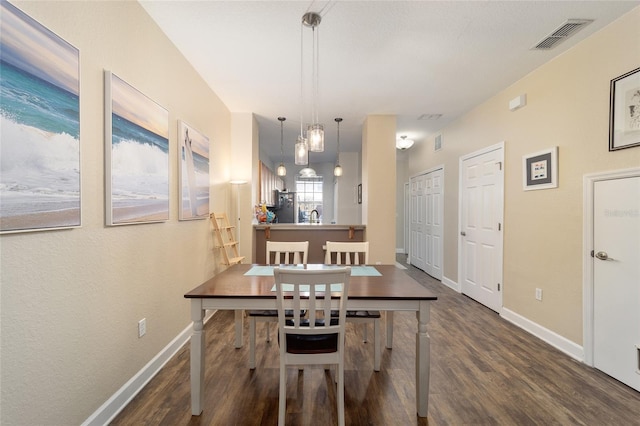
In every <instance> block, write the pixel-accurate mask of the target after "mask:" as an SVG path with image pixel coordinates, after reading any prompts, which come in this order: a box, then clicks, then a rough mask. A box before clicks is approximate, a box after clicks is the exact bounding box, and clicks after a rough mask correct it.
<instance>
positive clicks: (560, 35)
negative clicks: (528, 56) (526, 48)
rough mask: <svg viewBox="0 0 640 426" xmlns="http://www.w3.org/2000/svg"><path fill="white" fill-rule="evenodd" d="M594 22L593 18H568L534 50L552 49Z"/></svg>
mask: <svg viewBox="0 0 640 426" xmlns="http://www.w3.org/2000/svg"><path fill="white" fill-rule="evenodd" d="M592 22H593V19H568V20H567V21H566V22H564V23H563V24H562V25H560V26H559V27H558V28H556V29H555V30H553V32H551V34H549V35H548V36H546V37H545V38H543V39H542V40H540V41H539V42H538V43H537V44H536V45H535V46H534V47H533V48H532V50H550V49H553V48H554V47H556V46H557V45H558V44H560V43H562V42H563V41H564V40H566V39H568V38H569V37H570V36H572V35H574V34H575V33H577V32H578V31H580V30H581V29H582V28H583V27H585V26H587V25H589V24H590V23H592Z"/></svg>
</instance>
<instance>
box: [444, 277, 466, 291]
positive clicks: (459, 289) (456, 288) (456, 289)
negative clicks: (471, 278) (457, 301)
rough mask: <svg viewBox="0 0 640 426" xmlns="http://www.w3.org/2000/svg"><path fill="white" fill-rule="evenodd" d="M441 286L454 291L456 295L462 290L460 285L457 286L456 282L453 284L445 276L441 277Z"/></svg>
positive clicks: (452, 281)
mask: <svg viewBox="0 0 640 426" xmlns="http://www.w3.org/2000/svg"><path fill="white" fill-rule="evenodd" d="M441 282H442V284H444V285H446V286H447V287H449V288H450V289H451V290H454V291H456V292H458V293H461V292H462V288H461V287H460V284H458V283H457V282H455V281H454V280H452V279H450V278H447V277H445V276H443V277H442V280H441Z"/></svg>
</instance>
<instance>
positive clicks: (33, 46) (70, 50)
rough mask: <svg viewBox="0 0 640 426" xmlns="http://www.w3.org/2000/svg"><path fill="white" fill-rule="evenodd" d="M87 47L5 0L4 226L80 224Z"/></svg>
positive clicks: (0, 176)
mask: <svg viewBox="0 0 640 426" xmlns="http://www.w3.org/2000/svg"><path fill="white" fill-rule="evenodd" d="M79 88H80V74H79V51H78V49H76V48H75V47H73V46H72V45H70V44H69V43H67V42H66V41H64V40H63V39H61V38H60V37H58V36H57V35H56V34H54V33H53V32H51V31H50V30H48V29H47V28H45V27H44V26H42V25H41V24H40V23H38V22H37V21H35V20H34V19H32V18H31V17H29V16H28V15H26V14H25V13H24V12H22V11H21V10H19V9H18V8H16V7H15V6H13V5H11V4H10V3H8V2H6V1H2V2H0V232H21V231H32V230H44V229H54V228H68V227H77V226H80V216H81V214H80V98H79Z"/></svg>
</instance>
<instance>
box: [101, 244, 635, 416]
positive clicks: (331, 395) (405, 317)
mask: <svg viewBox="0 0 640 426" xmlns="http://www.w3.org/2000/svg"><path fill="white" fill-rule="evenodd" d="M398 259H399V260H400V259H404V256H402V257H399V258H398ZM407 273H408V274H410V275H411V276H412V277H414V278H415V279H416V280H418V281H419V282H420V283H422V284H423V285H424V286H425V287H427V288H429V289H430V290H432V291H433V292H434V293H435V294H437V295H438V298H439V299H438V301H436V302H434V303H433V305H432V308H431V321H430V323H429V334H430V336H431V382H430V393H429V416H428V417H427V418H425V419H423V418H418V417H417V416H416V414H415V413H416V410H415V379H414V372H415V331H416V320H415V314H413V313H406V312H396V313H395V327H394V342H393V343H394V347H393V349H392V350H387V349H384V353H383V355H382V366H381V371H380V372H378V373H375V372H374V371H373V354H372V352H371V351H372V348H373V345H372V344H371V343H366V344H365V343H362V340H361V337H362V330H361V329H360V328H359V327H358V328H357V329H356V327H355V326H353V325H352V324H348V325H347V328H348V332H347V347H348V350H347V358H346V364H345V406H346V422H347V424H348V425H411V424H414V425H415V424H417V425H432V426H433V425H640V393H639V392H636V391H634V390H633V389H631V388H629V387H627V386H625V385H623V384H621V383H620V382H618V381H616V380H614V379H612V378H610V377H609V376H607V375H606V374H604V373H602V372H600V371H598V370H595V369H593V368H590V367H587V366H585V365H584V364H582V363H580V362H578V361H575V360H574V359H572V358H570V357H568V356H567V355H565V354H563V353H562V352H559V351H558V350H556V349H554V348H553V347H551V346H549V345H548V344H546V343H545V342H543V341H542V340H540V339H537V338H536V337H534V336H532V335H530V334H528V333H527V332H525V331H522V330H521V329H519V328H518V327H516V326H514V325H512V324H510V323H509V322H507V321H504V320H502V319H501V318H500V317H499V316H498V315H497V314H496V313H494V312H493V311H491V310H489V309H487V308H485V307H484V306H482V305H480V304H478V303H476V302H474V301H473V300H471V299H469V298H467V297H466V296H463V295H460V294H458V293H456V292H454V291H453V290H450V289H449V288H447V287H445V286H444V285H442V284H441V283H440V282H439V281H436V280H434V279H432V278H430V277H429V276H428V275H426V274H425V273H423V272H422V271H420V270H418V269H416V268H413V267H409V269H408V270H407ZM184 303H187V302H186V301H185V302H184ZM245 328H246V329H245V340H246V339H248V322H245ZM274 329H275V327H273V326H272V334H275V330H274ZM382 330H383V333H382V336H383V338H384V327H382ZM206 332H207V347H208V350H207V354H206V378H205V404H204V406H205V408H204V412H203V413H202V415H201V416H197V417H195V416H191V406H190V388H189V345H186V346H185V347H183V348H182V349H181V350H180V351H179V352H178V353H177V354H176V356H175V357H174V358H173V359H172V360H171V361H169V363H168V364H167V365H166V366H165V367H164V368H163V369H162V371H161V372H160V373H159V374H158V375H157V376H156V377H155V378H154V379H153V380H151V382H150V383H149V384H148V385H147V386H146V387H145V388H144V389H143V390H142V391H141V392H140V394H139V395H138V396H137V397H136V398H135V399H134V400H133V401H131V403H130V404H129V405H128V406H127V407H126V408H125V409H124V410H123V411H122V412H121V413H120V414H119V415H118V416H117V418H116V419H115V420H114V421H113V422H112V425H203V426H204V425H275V424H277V417H278V380H279V379H278V348H277V343H275V342H274V341H272V342H271V343H270V344H269V343H267V342H266V341H265V339H264V327H263V325H260V326H259V328H258V336H259V338H258V344H257V356H256V363H257V368H256V369H255V370H254V371H251V370H249V368H248V351H249V348H248V342H245V345H244V347H243V348H241V349H235V348H234V345H233V342H234V332H233V313H232V312H228V311H219V312H217V313H216V314H215V316H214V317H213V318H212V319H211V320H210V321H209V322H208V324H207V325H206ZM372 334H373V333H370V335H372ZM383 346H384V345H383ZM287 374H288V383H287V424H291V425H329V424H336V423H337V413H336V404H335V390H334V387H333V376H332V373H329V372H326V371H324V370H323V369H322V368H317V367H313V368H312V367H307V368H305V369H304V370H303V371H297V370H295V369H289V370H288V373H287Z"/></svg>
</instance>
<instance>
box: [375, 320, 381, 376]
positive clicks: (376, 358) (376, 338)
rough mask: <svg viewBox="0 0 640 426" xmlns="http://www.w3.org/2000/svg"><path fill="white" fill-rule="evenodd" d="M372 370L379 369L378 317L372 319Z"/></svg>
mask: <svg viewBox="0 0 640 426" xmlns="http://www.w3.org/2000/svg"><path fill="white" fill-rule="evenodd" d="M373 339H374V342H373V351H374V353H373V371H380V352H381V350H380V347H381V346H382V345H381V343H380V319H376V320H374V321H373Z"/></svg>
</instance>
